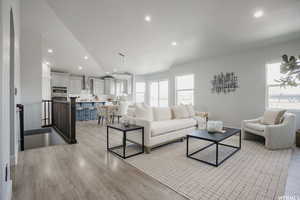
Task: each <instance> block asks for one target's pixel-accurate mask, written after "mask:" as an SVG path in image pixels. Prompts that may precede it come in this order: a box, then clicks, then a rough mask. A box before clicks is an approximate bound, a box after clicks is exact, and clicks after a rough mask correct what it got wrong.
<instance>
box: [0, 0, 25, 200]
mask: <svg viewBox="0 0 300 200" xmlns="http://www.w3.org/2000/svg"><path fill="white" fill-rule="evenodd" d="M10 9H13V13H14V21H15V83H14V84H15V87H16V88H17V89H18V90H20V82H19V77H20V76H19V73H20V69H19V67H20V65H19V35H20V32H19V1H18V0H0V38H1V39H0V47H1V48H0V82H1V83H0V86H1V87H0V199H1V200H2V199H3V200H7V199H10V197H11V181H8V182H4V172H5V166H6V165H8V167H9V165H10V145H11V143H10V126H9V125H10V114H15V112H14V113H10V110H9V108H10V101H9V92H10V91H9V81H10V80H9V77H10V76H9V71H10V62H9V60H10V51H9V50H10V43H9V41H10V40H9V34H10V32H9V31H10ZM19 100H20V96H19V95H17V96H16V97H15V102H16V103H19ZM17 120H18V119H15V121H16V122H17ZM17 127H18V125H17V124H16V126H15V128H14V129H15V131H18V129H17ZM16 133H18V132H16ZM16 135H17V134H15V136H16ZM13 138H14V137H13ZM17 141H18V140H17V138H16V140H15V141H12V143H13V144H14V146H15V147H16V148H17V146H18V145H17V144H18V143H17ZM13 150H14V149H13ZM12 154H13V155H12V156H15V157H17V151H15V152H14V151H12ZM9 180H10V174H9Z"/></svg>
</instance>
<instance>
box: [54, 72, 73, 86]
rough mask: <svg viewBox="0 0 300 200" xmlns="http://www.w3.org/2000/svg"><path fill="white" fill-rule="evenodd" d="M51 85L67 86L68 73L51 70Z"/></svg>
mask: <svg viewBox="0 0 300 200" xmlns="http://www.w3.org/2000/svg"><path fill="white" fill-rule="evenodd" d="M51 87H67V88H68V87H69V74H68V73H60V72H51Z"/></svg>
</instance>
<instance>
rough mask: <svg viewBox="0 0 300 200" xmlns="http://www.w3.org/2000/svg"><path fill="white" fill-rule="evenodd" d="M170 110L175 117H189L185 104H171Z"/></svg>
mask: <svg viewBox="0 0 300 200" xmlns="http://www.w3.org/2000/svg"><path fill="white" fill-rule="evenodd" d="M172 111H173V114H174V117H175V118H176V119H183V118H188V117H189V113H188V111H187V109H186V107H185V106H173V107H172Z"/></svg>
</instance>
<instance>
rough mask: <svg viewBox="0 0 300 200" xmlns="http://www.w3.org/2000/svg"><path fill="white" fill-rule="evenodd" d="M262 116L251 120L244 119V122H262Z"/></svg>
mask: <svg viewBox="0 0 300 200" xmlns="http://www.w3.org/2000/svg"><path fill="white" fill-rule="evenodd" d="M261 119H262V118H261V117H259V118H256V119H249V120H243V123H258V122H260V120H261Z"/></svg>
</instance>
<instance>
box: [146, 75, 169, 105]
mask: <svg viewBox="0 0 300 200" xmlns="http://www.w3.org/2000/svg"><path fill="white" fill-rule="evenodd" d="M163 81H167V83H168V104H167V107H168V106H170V95H169V93H170V92H169V91H170V81H169V79H167V78H166V79H158V80H151V81H150V82H149V104H150V106H154V105H151V99H152V96H151V84H152V83H155V82H157V83H158V84H157V85H158V90H157V92H158V94H157V100H158V101H157V102H158V105H157V106H158V107H161V105H160V82H163Z"/></svg>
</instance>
